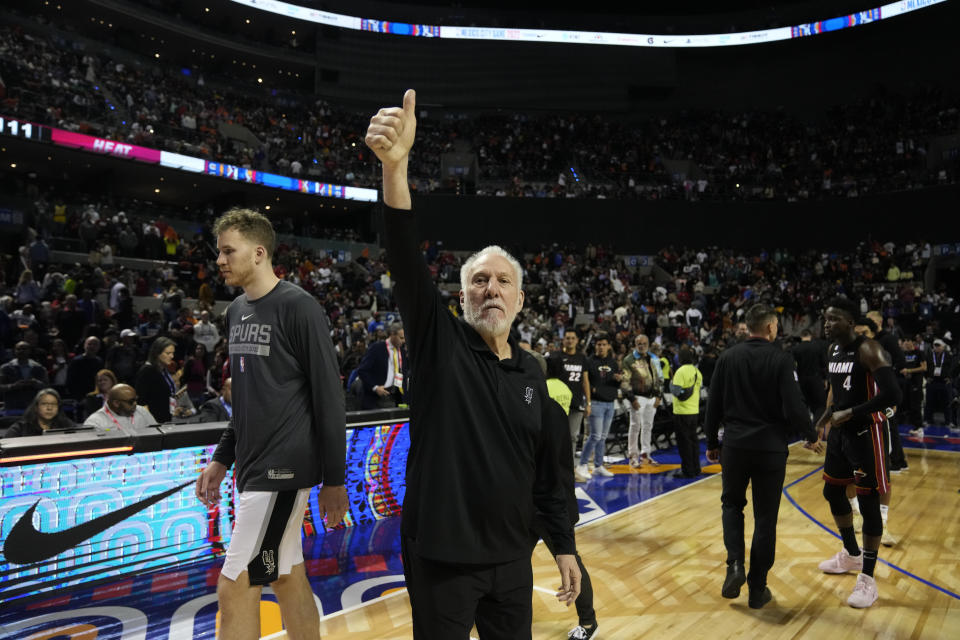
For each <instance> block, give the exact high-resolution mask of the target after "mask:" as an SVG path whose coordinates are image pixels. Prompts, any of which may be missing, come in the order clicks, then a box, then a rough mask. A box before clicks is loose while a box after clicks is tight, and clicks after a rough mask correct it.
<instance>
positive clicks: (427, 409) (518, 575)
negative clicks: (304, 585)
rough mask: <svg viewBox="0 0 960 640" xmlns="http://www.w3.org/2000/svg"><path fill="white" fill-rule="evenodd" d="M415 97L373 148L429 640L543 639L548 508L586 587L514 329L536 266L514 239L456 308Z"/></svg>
mask: <svg viewBox="0 0 960 640" xmlns="http://www.w3.org/2000/svg"><path fill="white" fill-rule="evenodd" d="M414 103H415V94H414V92H413V91H412V90H410V91H408V92H407V93H406V95H404V100H403V107H395V108H389V109H381V110H380V111H379V112H378V113H377V115H375V116H374V117H373V118H372V119H371V121H370V127H369V129H368V131H367V136H366V143H367V145H368V146H369V147H370V148H371V149H372V150H373V152H374V153H375V154H376V155H377V157H378V158H379V159H380V161H381V162H382V163H383V201H384V205H385V207H384V209H385V228H386V234H385V235H386V248H387V263H388V265H389V267H390V271H391V274H392V276H393V278H394V279H395V281H396V284H395V288H394V296H395V298H396V300H397V305H398V306H399V308H400V312H401V315H402V317H403V323H404V329H405V333H406V338H407V347H408V354H409V359H410V364H411V366H410V371H411V379H410V387H409V393H408V394H407V398H408V400H409V403H410V453H409V456H408V459H407V489H406V497H405V499H404V503H403V521H402V532H401V545H402V551H403V570H404V575H405V577H406V581H407V590H408V594H409V597H410V605H411V609H412V611H413V636H414V638H415V639H418V640H419V639H431V640H432V639H435V638H444V640H447V639H451V640H466V639H467V638H468V637H469V634H470V629H471V627H472V626H473V624H474V623H476V626H477V630H478V631H479V634H480V636H481V637H484V638H486V637H491V638H503V639H528V638H530V637H531V619H532V588H533V575H532V570H531V564H530V556H531V553H532V551H533V546H534V543H535V542H536V537H535V536H534V535H532V534H531V524H532V518H533V516H534V513H535V512H536V513H537V514H538V516H539V517H540V520H541V521H542V522H543V523H544V524H545V526H546V527H547V529H548V530H549V531H548V532H549V534H550V535H551V537H552V538H553V540H554V542H555V543H556V547H557V553H558V555H557V556H556V559H557V565H558V567H559V569H560V575H561V580H562V588H561V590H560V592H559V593H558V594H557V597H558V599H559V600H560V601H561V602H565V603H566V604H567V605H569V604H571V603H572V602H573V601H574V600H576V597H577V595H578V594H579V591H580V571H579V569H578V567H577V563H576V559H575V556H574V554H575V552H576V549H575V542H574V536H573V527H572V525H571V524H570V522H571V521H570V519H569V518H568V515H567V507H566V505H565V499H564V493H563V488H562V483H561V479H560V474H561V467H560V462H559V458H560V454H559V451H560V438H559V437H557V436H558V434H562V433H563V430H562V429H561V430H559V431H558V430H557V429H554V428H550V426H551V425H552V423H551V422H549V420H550V419H549V418H547V417H546V416H548V415H549V412H548V406H549V404H548V403H550V402H553V401H552V400H551V399H550V397H549V396H548V395H547V389H546V383H545V381H544V378H543V374H542V373H541V371H540V367H539V365H538V364H537V362H536V361H535V360H534V359H533V357H532V356H530V355H529V354H528V353H526V352H525V351H523V350H522V349H520V348H519V346H518V345H517V343H516V342H515V341H514V340H512V339H511V338H510V337H509V336H510V327H511V325H512V323H513V320H514V318H515V317H516V315H517V312H518V311H519V310H520V309H521V308H522V306H523V290H522V277H523V272H522V270H521V268H520V265H519V264H518V263H517V261H516V260H515V259H514V258H513V257H512V256H510V254H508V253H507V252H506V251H504V250H503V249H501V248H500V247H495V246H491V247H487V248H486V249H483V250H482V251H480V252H478V253H476V254H474V255H473V256H471V257H470V258H469V259H468V260H467V261H466V262H465V263H464V265H463V268H462V269H461V271H460V280H461V287H462V289H461V291H460V304H461V306H462V307H463V312H464V313H463V318H464V319H463V320H458V319H457V318H455V317H454V316H453V315H452V314H451V313H450V312H449V311H448V310H447V306H446V303H445V302H444V300H443V298H442V297H441V296H440V293H439V291H438V290H437V287H436V285H435V284H434V283H433V280H432V278H431V277H430V272H429V271H428V270H427V266H426V263H425V262H424V261H423V258H422V256H421V252H420V249H419V242H418V238H417V236H416V233H415V230H414V228H415V218H414V216H413V215H412V213H411V212H410V209H411V208H412V202H411V198H410V191H409V188H408V183H407V160H408V156H409V152H410V148H411V147H412V146H413V140H414V135H415V132H416V117H415V112H414V110H415V104H414Z"/></svg>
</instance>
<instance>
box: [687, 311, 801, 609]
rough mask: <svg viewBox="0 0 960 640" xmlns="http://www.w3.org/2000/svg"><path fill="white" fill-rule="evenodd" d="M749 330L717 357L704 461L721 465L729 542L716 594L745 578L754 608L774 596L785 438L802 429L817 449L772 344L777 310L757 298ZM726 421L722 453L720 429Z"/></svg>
mask: <svg viewBox="0 0 960 640" xmlns="http://www.w3.org/2000/svg"><path fill="white" fill-rule="evenodd" d="M746 322H747V329H748V330H749V332H750V335H749V337H748V338H747V339H746V340H744V341H743V342H741V343H739V344H737V345H736V346H734V347H731V348H730V349H727V350H726V351H725V352H724V353H723V354H722V355H721V356H720V359H719V360H718V361H717V367H716V369H715V371H714V374H713V380H712V383H711V387H710V402H708V403H707V422H706V425H705V429H706V432H707V460H709V461H710V462H712V463H714V464H715V463H717V462H721V464H722V466H723V472H722V473H723V476H722V477H723V493H722V495H721V496H720V500H721V502H722V504H723V544H724V545H725V546H726V548H727V577H726V580H725V581H724V583H723V589H722V591H721V595H723V597H724V598H737V597H739V596H740V587H742V586H743V583H744V582H747V583H748V584H747V586H748V587H749V590H750V599H749V605H750V607H751V608H752V609H759V608H761V607H763V605H765V604H766V603H768V602H769V601H770V599H771V598H772V597H773V596H772V595H771V594H770V589H769V588H768V587H767V572H768V571H770V568H771V567H772V566H773V559H774V555H775V553H776V544H777V515H778V512H779V510H780V494H781V491H782V490H783V479H784V476H785V475H786V466H787V440H788V438H789V436H790V434H792V433H801V434H804V435H805V436H806V438H807V441H808V446H809V447H811V448H813V449H814V450H817V451H819V443H818V438H817V434H816V432H815V431H814V430H813V428H812V426H811V421H810V414H809V412H808V411H807V407H806V405H804V403H803V396H802V395H801V393H800V385H799V383H798V382H797V376H796V372H795V371H794V361H793V358H792V357H791V356H790V354H789V353H787V352H785V351H783V350H782V349H780V348H779V347H777V346H776V345H774V344H773V341H774V340H776V338H777V327H778V321H777V313H776V311H774V310H773V309H772V308H771V307H768V306H766V305H763V304H757V305H754V306H753V307H751V308H750V309H749V310H748V311H747V313H746ZM721 423H722V424H723V428H724V433H723V450H722V455H721V450H720V440H719V439H718V431H719V429H720V424H721ZM747 483H750V484H751V486H752V489H753V518H754V529H753V542H752V543H751V545H750V573H749V575H745V574H744V558H745V550H744V543H743V508H744V507H745V506H746V504H747V499H746V493H747Z"/></svg>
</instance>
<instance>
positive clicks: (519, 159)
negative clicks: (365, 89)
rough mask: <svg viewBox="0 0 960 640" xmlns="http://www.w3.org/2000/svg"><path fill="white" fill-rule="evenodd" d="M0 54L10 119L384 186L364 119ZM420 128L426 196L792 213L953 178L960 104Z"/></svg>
mask: <svg viewBox="0 0 960 640" xmlns="http://www.w3.org/2000/svg"><path fill="white" fill-rule="evenodd" d="M54 33H56V32H54ZM0 55H2V56H3V57H4V58H5V59H8V60H11V61H12V66H13V68H12V69H10V70H8V72H7V73H8V75H9V76H10V77H8V78H7V79H6V84H7V93H8V96H7V98H6V100H5V101H4V103H3V110H4V111H5V112H7V113H8V115H15V116H17V115H19V116H21V117H26V118H31V119H34V120H37V121H40V122H42V123H46V124H51V125H54V126H59V127H62V128H69V129H78V128H86V127H90V126H98V127H99V130H98V133H99V134H100V135H105V136H108V137H113V138H116V139H122V140H124V141H128V142H133V143H135V144H139V145H143V146H148V147H156V148H162V149H166V150H172V151H177V152H181V153H185V154H188V155H194V156H198V157H203V158H206V159H209V160H216V161H221V162H228V163H232V164H236V165H239V166H246V167H252V168H254V169H260V170H270V171H274V172H277V173H281V174H285V175H292V176H304V177H309V178H311V179H316V180H320V181H325V182H333V183H337V184H348V185H354V186H364V187H369V186H373V185H375V184H376V179H377V175H376V167H375V163H374V162H372V160H371V156H370V155H369V154H368V153H367V152H366V149H365V147H364V146H363V144H362V140H361V139H360V136H361V132H362V131H364V128H365V123H366V119H367V117H368V114H366V113H365V112H363V113H359V112H355V111H352V110H350V109H347V108H344V107H341V106H337V105H332V104H330V103H328V102H327V101H325V100H322V99H317V97H315V96H314V97H308V96H304V95H289V94H287V95H284V94H279V95H278V94H276V92H268V91H267V90H262V89H252V90H251V91H249V92H244V91H242V90H241V89H240V88H238V87H236V86H228V85H225V84H224V85H217V86H214V84H213V83H208V82H206V81H204V79H203V76H202V74H198V73H196V74H191V75H190V76H185V75H183V74H182V73H181V72H180V70H179V69H172V68H168V67H163V66H157V65H156V64H155V63H152V62H151V63H149V64H147V63H143V64H129V63H121V62H117V61H115V60H113V59H111V58H109V57H107V56H104V55H101V54H99V53H97V52H95V51H93V50H91V48H90V47H86V46H84V45H83V44H82V43H81V42H80V41H79V40H70V39H67V38H66V36H63V35H50V36H45V37H44V36H40V35H36V34H30V33H26V32H24V31H23V30H22V29H20V28H18V27H11V26H3V27H0ZM426 115H427V117H422V118H421V119H420V123H419V134H418V135H419V139H418V147H417V150H416V152H415V154H414V155H413V156H412V159H411V162H412V167H411V175H413V176H414V177H415V180H416V181H417V183H416V184H415V185H414V186H415V188H416V189H417V190H419V191H421V192H427V191H434V190H437V189H441V188H445V187H446V186H447V184H446V181H445V180H444V177H443V176H441V175H440V167H441V156H442V155H443V154H444V153H447V152H452V151H458V152H462V151H466V152H467V153H473V154H475V155H476V157H477V160H478V165H479V173H480V176H479V180H478V182H477V185H476V188H477V192H478V193H480V194H486V195H502V196H515V197H562V198H566V197H588V198H620V199H647V200H659V199H686V200H781V201H782V200H787V201H795V200H806V199H810V200H817V199H822V198H827V197H845V198H849V197H859V196H863V195H866V194H870V193H880V192H889V191H896V190H903V189H911V188H918V187H926V186H933V185H938V184H947V183H954V182H956V180H957V179H958V177H960V171H958V166H957V163H956V162H955V161H949V160H948V161H946V162H945V163H943V164H938V163H929V162H928V158H927V155H928V148H929V145H930V142H931V139H932V138H934V137H936V136H942V135H949V134H953V133H955V132H956V130H957V128H958V124H960V99H958V98H957V96H953V95H946V94H943V93H942V92H939V91H936V90H927V91H925V92H922V93H918V94H916V95H911V96H905V95H893V94H885V93H878V94H877V95H875V96H873V97H871V98H869V99H864V100H861V101H860V102H857V103H854V104H847V105H842V106H837V107H834V108H832V109H829V110H828V111H827V112H825V113H823V114H820V116H819V117H817V118H816V119H815V120H812V121H806V120H803V119H800V118H798V117H796V116H794V115H791V114H789V113H786V112H784V111H776V112H763V111H754V112H744V113H725V112H722V111H717V110H689V111H681V112H672V113H671V114H670V115H662V116H649V117H644V118H639V117H638V118H635V119H627V118H625V117H621V116H617V115H614V114H577V113H560V114H548V113H538V114H516V113H515V114H471V115H467V114H457V113H444V112H434V113H427V114H426ZM229 125H238V126H237V127H233V128H232V129H231V128H230V127H229ZM225 127H226V128H225ZM241 127H242V129H241Z"/></svg>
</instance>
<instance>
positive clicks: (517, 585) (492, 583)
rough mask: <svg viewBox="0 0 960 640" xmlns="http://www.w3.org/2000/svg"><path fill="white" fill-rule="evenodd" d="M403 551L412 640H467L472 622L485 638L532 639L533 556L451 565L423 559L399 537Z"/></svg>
mask: <svg viewBox="0 0 960 640" xmlns="http://www.w3.org/2000/svg"><path fill="white" fill-rule="evenodd" d="M400 548H401V553H402V556H403V575H404V577H405V578H406V582H407V594H408V596H409V597H410V608H411V610H412V614H413V637H414V640H438V639H439V638H443V639H444V640H448V639H449V640H468V638H469V637H470V629H471V628H472V627H473V625H474V623H476V625H477V631H478V632H479V633H480V637H481V638H503V639H504V640H530V638H531V633H532V632H531V625H532V622H533V568H532V566H531V564H530V555H524V556H523V557H521V558H518V559H516V560H512V561H510V562H504V563H500V564H453V563H447V562H437V561H435V560H429V559H427V558H424V557H423V556H420V555H419V554H417V553H416V545H415V543H414V542H413V541H412V540H410V538H408V537H407V536H401V537H400ZM531 552H532V549H531Z"/></svg>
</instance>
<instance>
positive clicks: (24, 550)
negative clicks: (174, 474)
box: [3, 480, 194, 564]
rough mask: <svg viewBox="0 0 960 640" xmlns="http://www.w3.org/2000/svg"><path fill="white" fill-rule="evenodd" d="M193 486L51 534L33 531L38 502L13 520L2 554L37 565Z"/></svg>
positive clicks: (174, 489)
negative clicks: (14, 521) (34, 514)
mask: <svg viewBox="0 0 960 640" xmlns="http://www.w3.org/2000/svg"><path fill="white" fill-rule="evenodd" d="M193 483H194V481H193V480H190V481H188V482H184V483H183V484H181V485H179V486H176V487H173V488H172V489H167V490H166V491H164V492H163V493H158V494H157V495H155V496H150V497H149V498H147V499H146V500H141V501H140V502H134V503H133V504H130V505H127V506H126V507H123V508H121V509H117V510H116V511H113V512H111V513H108V514H106V515H102V516H100V517H99V518H94V519H93V520H90V521H89V522H84V523H83V524H78V525H76V526H75V527H70V528H69V529H64V530H63V531H55V532H53V533H43V532H42V531H37V528H36V527H34V526H33V513H34V511H36V510H37V505H38V504H40V501H39V500H37V501H36V502H34V503H33V506H32V507H30V508H29V509H27V511H26V513H24V514H23V516H21V517H20V519H19V520H17V523H16V524H15V525H13V528H12V529H10V535H8V536H7V540H6V542H4V543H3V555H4V557H5V558H6V559H7V560H8V561H9V562H12V563H14V564H29V563H31V562H39V561H40V560H46V559H48V558H53V557H54V556H58V555H60V554H61V553H63V552H64V551H68V550H70V549H72V548H74V547H75V546H77V545H78V544H80V543H81V542H84V541H85V540H89V539H90V538H92V537H94V536H95V535H97V534H99V533H102V532H104V531H106V530H107V529H109V528H110V527H112V526H114V525H115V524H119V523H120V522H123V521H124V520H126V519H127V518H129V517H130V516H133V515H135V514H137V513H139V512H140V511H143V510H144V509H146V508H147V507H151V506H153V505H155V504H157V503H158V502H160V501H161V500H163V499H164V498H167V497H169V496H172V495H173V494H175V493H176V492H178V491H180V490H181V489H183V488H184V487H187V486H190V485H191V484H193Z"/></svg>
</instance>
